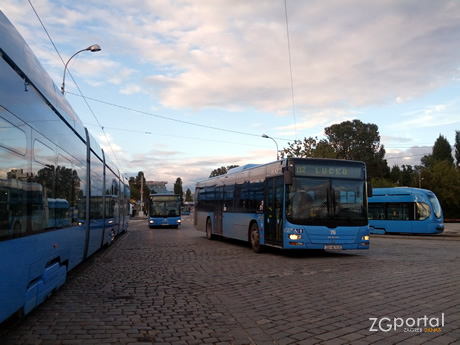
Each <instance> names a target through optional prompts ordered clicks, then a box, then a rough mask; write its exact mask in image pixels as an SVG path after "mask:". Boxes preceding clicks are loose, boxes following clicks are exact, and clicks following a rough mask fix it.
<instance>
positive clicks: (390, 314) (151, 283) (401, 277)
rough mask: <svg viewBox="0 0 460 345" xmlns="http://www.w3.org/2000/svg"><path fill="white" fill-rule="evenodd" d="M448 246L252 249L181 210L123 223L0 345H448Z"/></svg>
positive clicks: (453, 276)
mask: <svg viewBox="0 0 460 345" xmlns="http://www.w3.org/2000/svg"><path fill="white" fill-rule="evenodd" d="M459 249H460V241H455V240H441V239H436V238H431V239H430V240H425V239H423V240H422V239H419V238H418V237H414V238H407V237H401V238H398V237H394V236H391V237H388V238H384V237H376V238H374V237H373V238H372V239H371V249H370V250H369V251H344V252H327V253H326V252H320V253H311V252H282V251H278V250H269V251H267V252H265V253H262V254H255V253H253V252H252V250H251V249H250V248H249V247H248V246H247V245H245V244H242V243H239V242H235V241H228V240H216V241H209V240H207V239H206V238H205V236H204V233H201V232H197V231H196V230H194V229H193V226H192V223H191V218H190V217H188V218H186V219H185V222H184V225H183V226H182V228H181V229H179V230H175V229H152V230H151V229H148V227H147V224H146V221H145V220H134V221H132V222H131V230H130V231H129V232H128V233H127V234H126V235H124V236H122V237H121V238H119V239H118V240H117V241H116V242H115V244H114V245H112V246H111V247H109V248H107V249H105V250H102V251H101V252H99V253H97V254H96V255H95V256H94V257H92V258H91V259H90V260H89V261H88V262H86V263H85V264H83V265H82V266H81V267H79V268H78V269H77V270H75V271H74V272H72V273H71V274H70V276H69V280H68V282H67V283H66V284H65V285H64V286H63V287H62V288H61V289H60V290H59V291H57V292H56V293H54V294H53V295H52V296H51V297H50V298H49V299H48V300H47V301H46V302H45V303H44V304H43V305H41V306H40V307H39V308H37V309H36V310H35V311H33V312H32V313H31V314H30V315H28V316H27V317H26V318H25V319H24V320H22V322H21V323H20V324H18V325H16V326H10V328H4V329H2V330H1V333H0V344H2V345H9V344H18V345H19V344H53V345H54V344H85V345H86V344H132V345H147V344H174V345H180V344H184V345H193V344H241V345H242V344H280V345H285V344H331V345H336V344H356V345H360V344H397V343H404V344H423V343H426V344H460V340H459V339H460V251H459ZM417 322H418V323H419V325H418V326H417ZM442 323H443V324H442ZM401 324H404V325H402V326H401V327H399V326H400V325H401ZM395 325H396V329H395Z"/></svg>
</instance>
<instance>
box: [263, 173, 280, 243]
mask: <svg viewBox="0 0 460 345" xmlns="http://www.w3.org/2000/svg"><path fill="white" fill-rule="evenodd" d="M283 195H284V177H283V176H278V177H272V178H267V179H266V181H265V201H264V204H265V205H264V219H265V224H264V228H265V243H267V244H274V245H279V246H282V245H283V201H284V200H283V199H284V198H283Z"/></svg>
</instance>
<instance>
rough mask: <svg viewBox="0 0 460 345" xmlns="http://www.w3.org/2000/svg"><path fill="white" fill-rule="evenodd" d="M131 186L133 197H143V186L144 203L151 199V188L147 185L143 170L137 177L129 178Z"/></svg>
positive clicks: (137, 198) (136, 198)
mask: <svg viewBox="0 0 460 345" xmlns="http://www.w3.org/2000/svg"><path fill="white" fill-rule="evenodd" d="M129 188H130V191H131V199H135V200H140V199H141V188H142V191H143V197H142V199H143V201H144V203H145V202H146V201H147V200H148V199H149V196H150V189H149V187H148V186H147V183H146V181H145V176H144V173H143V172H142V171H139V172H138V173H137V176H136V177H130V178H129Z"/></svg>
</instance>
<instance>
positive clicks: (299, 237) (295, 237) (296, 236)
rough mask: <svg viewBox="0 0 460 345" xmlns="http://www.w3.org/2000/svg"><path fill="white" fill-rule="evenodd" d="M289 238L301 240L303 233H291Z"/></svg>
mask: <svg viewBox="0 0 460 345" xmlns="http://www.w3.org/2000/svg"><path fill="white" fill-rule="evenodd" d="M289 239H290V240H301V239H302V235H299V234H290V235H289Z"/></svg>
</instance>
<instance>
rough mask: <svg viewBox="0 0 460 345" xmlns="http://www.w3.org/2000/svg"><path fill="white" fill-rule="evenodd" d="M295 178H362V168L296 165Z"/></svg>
mask: <svg viewBox="0 0 460 345" xmlns="http://www.w3.org/2000/svg"><path fill="white" fill-rule="evenodd" d="M295 174H296V176H310V177H339V178H362V177H363V168H362V166H350V165H346V166H344V165H342V166H341V165H330V164H296V166H295Z"/></svg>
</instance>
